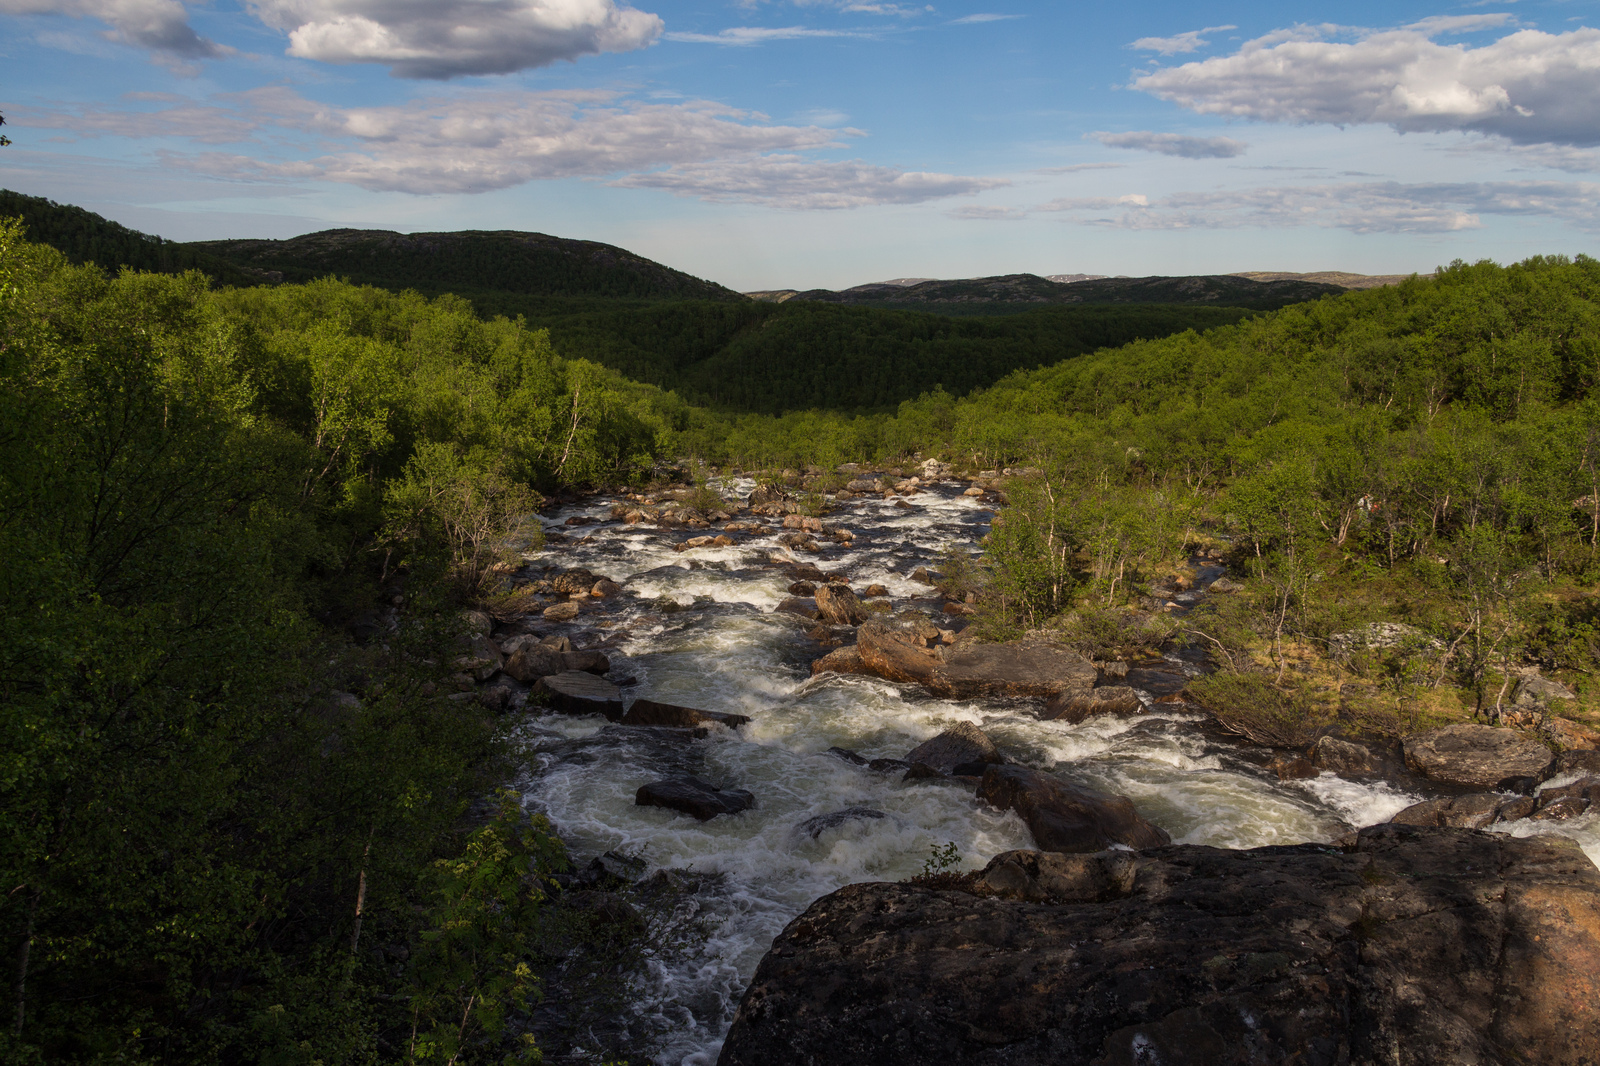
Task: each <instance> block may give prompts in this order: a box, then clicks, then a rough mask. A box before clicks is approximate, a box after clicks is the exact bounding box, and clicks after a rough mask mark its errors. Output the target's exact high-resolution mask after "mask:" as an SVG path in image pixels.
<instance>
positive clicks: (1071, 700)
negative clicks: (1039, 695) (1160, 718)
mask: <svg viewBox="0 0 1600 1066" xmlns="http://www.w3.org/2000/svg"><path fill="white" fill-rule="evenodd" d="M1143 712H1144V704H1143V703H1140V702H1139V694H1138V693H1136V692H1134V691H1133V689H1132V688H1130V687H1128V686H1127V685H1102V686H1101V687H1099V688H1092V689H1090V690H1089V691H1087V692H1084V691H1082V690H1079V689H1073V690H1071V691H1067V692H1058V693H1056V694H1055V695H1054V696H1051V697H1050V698H1049V699H1048V700H1046V701H1045V705H1044V711H1043V713H1041V714H1040V715H1039V717H1040V718H1042V719H1044V720H1045V721H1047V722H1052V721H1055V720H1057V719H1060V720H1061V721H1064V722H1071V723H1072V724H1074V725H1076V724H1078V723H1079V722H1081V721H1083V720H1084V719H1085V718H1093V717H1094V716H1096V715H1101V714H1114V715H1117V716H1118V717H1127V716H1128V715H1132V714H1142V713H1143Z"/></svg>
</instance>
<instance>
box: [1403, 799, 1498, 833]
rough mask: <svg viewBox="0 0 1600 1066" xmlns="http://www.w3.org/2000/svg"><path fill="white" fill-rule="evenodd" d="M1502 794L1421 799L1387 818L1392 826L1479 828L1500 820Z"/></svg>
mask: <svg viewBox="0 0 1600 1066" xmlns="http://www.w3.org/2000/svg"><path fill="white" fill-rule="evenodd" d="M1505 802H1506V800H1505V797H1504V796H1498V795H1495V794H1494V793H1493V792H1474V793H1472V794H1470V795H1466V796H1454V797H1450V798H1447V799H1434V800H1424V801H1423V802H1422V803H1413V804H1412V805H1411V806H1409V807H1407V808H1406V809H1405V810H1403V811H1401V812H1400V813H1399V814H1396V815H1395V816H1394V817H1393V818H1391V819H1389V821H1391V822H1393V823H1394V824H1395V825H1430V826H1445V827H1448V828H1451V829H1482V828H1484V827H1485V826H1489V825H1493V824H1494V823H1495V822H1497V821H1499V820H1500V808H1501V806H1502V805H1503V804H1504V803H1505Z"/></svg>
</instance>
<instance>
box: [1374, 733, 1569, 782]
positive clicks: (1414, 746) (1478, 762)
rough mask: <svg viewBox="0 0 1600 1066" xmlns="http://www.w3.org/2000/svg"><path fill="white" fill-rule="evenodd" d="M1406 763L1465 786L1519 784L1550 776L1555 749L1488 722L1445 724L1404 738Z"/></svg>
mask: <svg viewBox="0 0 1600 1066" xmlns="http://www.w3.org/2000/svg"><path fill="white" fill-rule="evenodd" d="M1404 750H1405V756H1406V765H1407V766H1408V767H1410V768H1411V769H1412V770H1413V771H1415V772H1416V773H1419V774H1421V775H1423V776H1424V777H1426V778H1429V779H1430V780H1433V781H1441V782H1444V783H1445V784H1450V785H1462V786H1465V787H1468V788H1502V787H1506V788H1511V787H1517V788H1521V787H1522V786H1521V782H1524V781H1526V780H1528V779H1530V778H1531V779H1532V780H1534V781H1543V780H1544V779H1545V778H1546V777H1548V776H1550V768H1551V767H1552V766H1553V765H1554V764H1555V761H1556V757H1555V753H1554V752H1552V751H1551V750H1550V749H1549V748H1547V747H1545V746H1544V745H1543V744H1540V743H1539V742H1538V741H1536V740H1528V739H1527V738H1525V737H1521V736H1518V735H1517V734H1516V733H1513V732H1512V731H1511V730H1509V729H1496V728H1495V727H1493V726H1487V725H1470V724H1461V725H1447V726H1443V727H1441V728H1439V729H1430V730H1428V731H1427V732H1425V733H1418V734H1416V735H1415V736H1410V737H1407V738H1406V739H1405V742H1404Z"/></svg>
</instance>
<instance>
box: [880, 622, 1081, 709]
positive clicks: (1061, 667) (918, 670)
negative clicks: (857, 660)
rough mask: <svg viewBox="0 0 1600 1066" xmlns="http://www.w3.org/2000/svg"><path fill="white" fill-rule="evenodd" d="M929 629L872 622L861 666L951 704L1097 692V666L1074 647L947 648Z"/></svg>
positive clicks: (1017, 644)
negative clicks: (916, 686)
mask: <svg viewBox="0 0 1600 1066" xmlns="http://www.w3.org/2000/svg"><path fill="white" fill-rule="evenodd" d="M927 628H931V627H923V626H916V625H897V624H895V623H892V622H867V623H866V624H865V625H863V626H862V627H861V628H860V630H859V631H858V634H857V637H856V647H857V648H858V649H859V650H860V654H861V661H862V663H863V664H864V665H865V666H866V667H867V668H868V669H870V670H871V671H873V672H874V673H876V674H877V675H878V676H879V677H884V678H887V679H889V680H890V681H900V682H907V683H915V684H920V685H923V686H925V687H926V688H928V690H929V691H931V692H933V693H935V694H936V695H939V696H944V697H947V698H949V699H975V698H978V697H984V696H1034V697H1039V698H1049V697H1050V696H1054V695H1056V694H1057V693H1061V692H1068V691H1081V692H1087V691H1088V690H1089V689H1091V688H1093V687H1094V682H1095V676H1096V671H1095V666H1094V663H1092V662H1090V661H1089V660H1088V659H1086V658H1085V657H1084V656H1082V655H1080V654H1079V653H1078V652H1076V651H1073V650H1072V649H1071V648H1067V647H1064V646H1062V645H1059V644H1051V643H1048V642H1043V641H1012V642H1008V643H1005V644H977V643H961V644H955V645H953V646H950V647H948V648H946V647H945V646H944V645H943V644H942V643H939V637H938V633H937V630H935V631H934V635H933V637H932V638H929V637H928V636H927V635H926V629H927Z"/></svg>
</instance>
